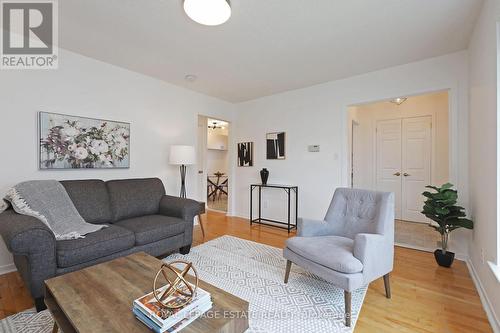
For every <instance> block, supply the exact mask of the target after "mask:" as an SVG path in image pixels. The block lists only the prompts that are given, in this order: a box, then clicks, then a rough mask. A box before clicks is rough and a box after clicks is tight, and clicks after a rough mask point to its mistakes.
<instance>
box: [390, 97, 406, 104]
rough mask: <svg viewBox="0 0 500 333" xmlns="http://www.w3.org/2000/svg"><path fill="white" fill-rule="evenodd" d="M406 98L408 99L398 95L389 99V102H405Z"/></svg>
mask: <svg viewBox="0 0 500 333" xmlns="http://www.w3.org/2000/svg"><path fill="white" fill-rule="evenodd" d="M407 99H408V98H407V97H398V98H394V99H391V103H394V104H397V105H401V104H403V103H404V102H406V100H407Z"/></svg>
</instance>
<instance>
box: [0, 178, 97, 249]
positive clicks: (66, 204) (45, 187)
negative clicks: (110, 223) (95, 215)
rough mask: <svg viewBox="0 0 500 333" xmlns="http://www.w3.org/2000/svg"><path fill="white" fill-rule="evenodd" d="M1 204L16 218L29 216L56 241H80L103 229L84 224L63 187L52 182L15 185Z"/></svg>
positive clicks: (44, 181) (54, 181)
mask: <svg viewBox="0 0 500 333" xmlns="http://www.w3.org/2000/svg"><path fill="white" fill-rule="evenodd" d="M5 200H7V201H9V202H10V203H11V205H12V208H14V210H15V211H16V212H17V213H18V214H23V215H29V216H32V217H35V218H37V219H39V220H40V221H42V222H43V223H45V225H47V227H49V229H50V230H52V232H53V233H54V235H55V237H56V239H57V240H64V239H76V238H83V237H84V235H86V234H88V233H91V232H94V231H98V230H100V229H102V228H105V227H106V226H105V225H98V224H90V223H87V222H85V220H84V219H83V218H82V217H81V216H80V214H79V213H78V211H77V210H76V207H75V205H74V204H73V202H72V201H71V199H70V197H69V195H68V193H67V192H66V190H65V189H64V186H62V184H61V183H59V182H58V181H56V180H33V181H27V182H23V183H19V184H17V185H16V186H14V187H13V188H11V189H10V190H9V191H8V192H7V196H6V197H5ZM0 206H1V203H0Z"/></svg>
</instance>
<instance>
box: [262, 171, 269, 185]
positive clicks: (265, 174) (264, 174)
mask: <svg viewBox="0 0 500 333" xmlns="http://www.w3.org/2000/svg"><path fill="white" fill-rule="evenodd" d="M267 178H269V170H267V169H266V168H264V169H262V170H260V179H261V180H262V184H263V185H266V184H267Z"/></svg>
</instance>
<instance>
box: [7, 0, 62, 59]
mask: <svg viewBox="0 0 500 333" xmlns="http://www.w3.org/2000/svg"><path fill="white" fill-rule="evenodd" d="M0 3H1V16H0V17H1V19H2V24H1V27H2V34H1V36H2V43H1V44H2V45H1V62H0V68H1V69H56V68H57V66H58V57H57V32H58V31H57V3H56V2H55V0H34V1H33V0H32V1H30V2H26V1H18V0H3V1H1V2H0Z"/></svg>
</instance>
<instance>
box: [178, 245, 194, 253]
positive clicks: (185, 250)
mask: <svg viewBox="0 0 500 333" xmlns="http://www.w3.org/2000/svg"><path fill="white" fill-rule="evenodd" d="M189 251H191V245H186V246H183V247H181V248H180V249H179V253H180V254H188V253H189Z"/></svg>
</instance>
